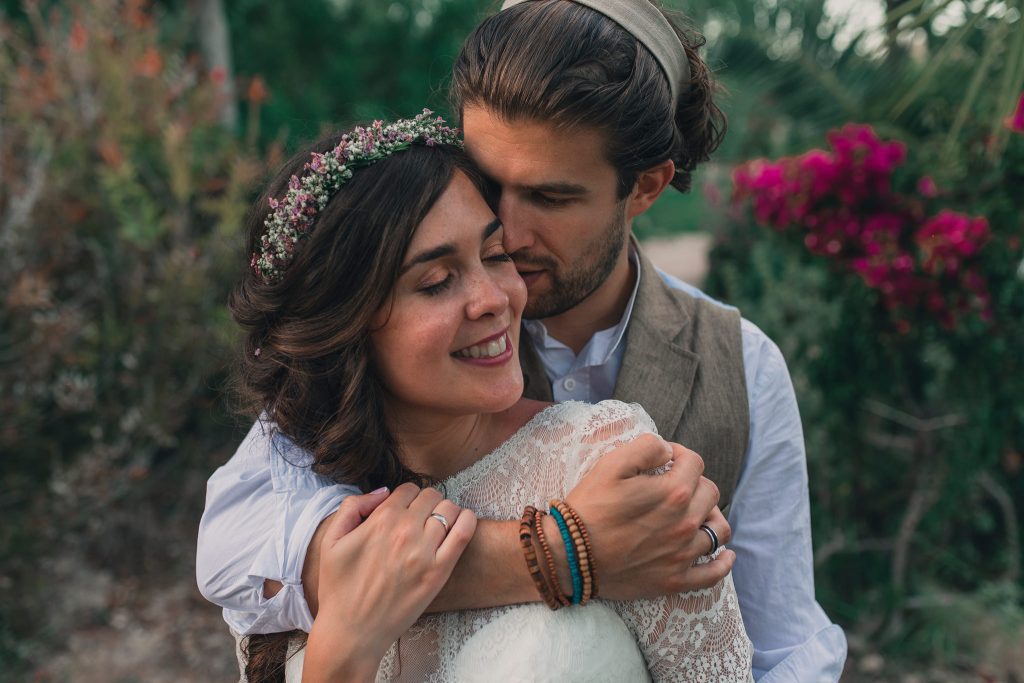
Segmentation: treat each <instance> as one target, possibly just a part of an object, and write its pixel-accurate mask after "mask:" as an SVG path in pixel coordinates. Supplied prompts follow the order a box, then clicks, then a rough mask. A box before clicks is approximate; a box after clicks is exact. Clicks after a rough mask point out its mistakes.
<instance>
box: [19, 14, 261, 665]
mask: <svg viewBox="0 0 1024 683" xmlns="http://www.w3.org/2000/svg"><path fill="white" fill-rule="evenodd" d="M25 11H26V16H27V23H26V24H24V25H20V26H21V27H20V28H18V29H15V28H14V27H13V26H10V25H5V26H3V27H2V29H0V30H2V31H3V33H2V35H0V91H2V92H3V93H4V97H3V98H2V99H0V174H2V180H0V243H2V247H0V259H2V261H3V267H2V268H0V291H2V292H3V298H2V299H0V357H2V361H0V363H2V364H0V415H3V418H2V419H3V422H2V426H0V451H2V453H3V455H2V462H3V470H2V472H0V477H2V482H3V483H2V490H3V491H4V493H3V496H2V498H0V507H2V511H3V515H4V517H5V524H4V526H3V532H0V581H2V582H3V583H4V585H5V587H9V586H10V584H11V583H16V584H17V585H19V589H18V591H17V592H18V593H19V600H18V601H11V602H8V601H6V600H5V601H4V604H3V607H2V608H0V660H3V661H4V662H5V663H11V666H15V665H14V663H16V662H18V661H19V660H20V659H23V658H25V657H28V656H30V655H31V654H32V653H31V652H26V651H25V645H24V643H26V642H28V641H26V637H27V636H29V635H32V634H33V633H35V632H37V631H38V629H39V628H40V627H41V626H42V624H41V623H40V619H39V615H41V614H45V615H47V616H48V619H47V622H48V623H46V625H45V626H46V628H47V629H49V631H50V632H51V634H52V635H60V634H61V632H62V629H63V628H65V627H66V626H67V623H66V620H67V619H71V618H80V617H82V615H70V616H69V615H67V614H64V613H62V611H61V609H63V608H61V609H56V608H54V607H53V606H54V605H55V604H57V605H59V604H60V600H59V599H55V597H54V596H55V595H59V594H60V593H59V590H60V589H61V586H62V584H63V583H65V582H63V581H62V580H61V577H60V576H58V575H57V574H59V572H60V571H61V569H60V567H61V566H63V565H62V564H61V563H60V562H58V561H57V558H61V557H63V558H69V557H70V558H74V562H72V564H75V563H86V564H91V565H93V566H102V567H103V568H104V569H105V570H107V571H110V572H112V573H113V574H114V576H115V577H120V578H125V577H128V576H131V575H137V574H139V573H142V572H159V570H160V569H161V568H164V569H168V568H171V567H173V568H174V569H175V570H179V571H180V566H181V565H182V564H183V563H184V564H185V565H186V566H187V564H188V563H189V558H190V557H191V556H192V554H193V549H192V547H191V543H192V538H191V534H192V533H193V532H192V531H191V530H192V529H194V524H195V522H196V520H197V517H198V515H199V513H200V512H201V509H202V495H203V489H204V483H205V477H206V475H207V474H208V472H209V471H210V470H211V469H212V466H213V463H214V462H216V461H217V460H219V459H223V457H224V448H225V446H226V445H230V441H231V435H232V432H233V430H234V424H233V422H232V420H230V419H229V418H228V417H227V414H226V412H225V411H224V410H223V408H222V407H221V406H220V400H219V388H220V387H219V385H220V384H221V372H222V368H223V366H224V359H225V354H224V351H225V349H226V342H227V340H228V338H229V330H230V326H229V325H228V324H227V319H226V318H227V315H226V312H225V306H224V301H225V299H226V292H227V289H228V287H229V286H230V284H231V282H232V281H233V279H234V278H235V277H236V276H237V273H238V269H239V268H240V267H242V266H243V265H244V264H243V261H242V258H241V256H242V255H241V241H240V240H241V235H240V229H239V226H240V225H241V223H242V219H243V217H244V214H245V212H246V211H247V209H248V205H249V203H250V200H251V192H252V189H253V187H252V186H253V184H254V181H255V180H256V179H258V178H259V177H261V176H262V175H263V174H264V172H265V170H266V168H267V161H266V160H265V159H264V158H261V155H260V154H259V153H258V152H256V151H255V150H254V149H252V148H250V147H247V146H245V145H243V144H242V143H240V142H239V141H238V140H237V139H236V138H235V136H234V135H233V134H232V133H229V132H226V131H224V130H223V129H222V128H221V126H220V124H219V123H218V114H219V112H220V109H221V105H222V104H223V103H222V102H221V101H220V100H219V96H218V92H219V89H218V88H217V83H216V81H217V79H218V78H222V77H223V74H217V73H213V74H211V73H209V72H207V70H206V69H204V68H203V66H202V65H201V63H200V60H199V59H197V58H196V57H195V56H193V55H190V54H188V53H186V52H185V50H184V49H183V48H182V47H181V43H180V41H176V40H174V39H173V38H169V37H167V36H162V35H161V34H160V32H159V29H158V26H157V21H156V18H155V17H154V15H153V14H152V13H151V12H150V11H148V10H147V9H145V5H144V4H143V3H140V2H116V1H115V0H89V1H88V2H82V3H77V4H76V5H75V7H74V9H73V10H63V11H59V10H56V9H55V10H53V11H52V12H51V13H50V14H48V15H46V16H44V15H43V14H41V13H40V12H39V11H38V9H37V6H36V5H35V4H32V3H26V5H25ZM256 94H257V95H260V93H256ZM253 106H258V102H254V103H253ZM275 153H276V152H274V151H272V152H271V156H273V155H274V154H275ZM44 605H46V606H45V607H44ZM88 609H90V610H93V611H94V612H96V613H95V614H92V615H91V616H90V615H85V617H86V618H92V619H99V620H101V621H102V620H103V619H104V618H105V617H104V614H103V608H102V605H101V606H99V607H95V606H93V607H90V608H88ZM65 612H66V610H65ZM19 643H20V644H19Z"/></svg>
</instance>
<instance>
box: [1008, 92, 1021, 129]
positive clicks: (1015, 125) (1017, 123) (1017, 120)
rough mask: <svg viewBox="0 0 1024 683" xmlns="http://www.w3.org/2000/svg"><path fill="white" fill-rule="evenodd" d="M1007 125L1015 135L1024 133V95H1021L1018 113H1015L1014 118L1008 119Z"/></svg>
mask: <svg viewBox="0 0 1024 683" xmlns="http://www.w3.org/2000/svg"><path fill="white" fill-rule="evenodd" d="M1005 124H1006V127H1007V128H1009V129H1010V130H1012V131H1013V132H1014V133H1024V93H1021V94H1020V100H1019V101H1018V102H1017V111H1015V112H1014V113H1013V116H1009V117H1007V118H1006V121H1005Z"/></svg>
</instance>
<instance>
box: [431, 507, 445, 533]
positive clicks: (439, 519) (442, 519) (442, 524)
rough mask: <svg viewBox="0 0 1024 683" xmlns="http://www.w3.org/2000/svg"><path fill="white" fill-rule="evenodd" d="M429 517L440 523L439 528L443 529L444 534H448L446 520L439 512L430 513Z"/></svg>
mask: <svg viewBox="0 0 1024 683" xmlns="http://www.w3.org/2000/svg"><path fill="white" fill-rule="evenodd" d="M430 516H431V517H433V518H434V519H436V520H437V521H439V522H441V526H443V527H444V532H445V533H446V534H447V533H448V518H447V517H445V516H444V515H442V514H441V513H440V512H431V513H430Z"/></svg>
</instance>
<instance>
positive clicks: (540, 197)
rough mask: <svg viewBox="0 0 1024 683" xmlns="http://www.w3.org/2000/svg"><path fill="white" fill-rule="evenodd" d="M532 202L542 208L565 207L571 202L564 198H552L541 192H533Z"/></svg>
mask: <svg viewBox="0 0 1024 683" xmlns="http://www.w3.org/2000/svg"><path fill="white" fill-rule="evenodd" d="M533 200H534V201H535V202H537V203H538V204H540V205H542V206H565V205H566V204H568V203H569V202H570V201H571V200H569V199H568V198H566V197H552V196H551V195H547V194H544V193H543V192H534V193H533Z"/></svg>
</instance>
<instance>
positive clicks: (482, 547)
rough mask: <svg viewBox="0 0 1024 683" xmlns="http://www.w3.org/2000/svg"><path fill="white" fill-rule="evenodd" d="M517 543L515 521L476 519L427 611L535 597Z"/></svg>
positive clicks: (493, 604)
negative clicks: (450, 570)
mask: <svg viewBox="0 0 1024 683" xmlns="http://www.w3.org/2000/svg"><path fill="white" fill-rule="evenodd" d="M539 599H540V597H539V595H538V594H537V589H536V588H534V586H533V581H532V580H531V579H530V575H529V573H528V572H527V570H526V563H525V561H524V560H523V551H522V549H521V548H520V546H519V522H512V521H494V520H480V521H479V522H478V523H477V527H476V533H475V534H474V535H473V540H472V541H470V544H469V547H467V548H466V551H465V552H464V553H463V554H462V557H461V558H460V559H459V563H458V564H457V565H456V566H455V571H453V572H452V575H451V577H450V578H449V579H448V583H446V584H445V586H444V588H442V589H441V592H440V593H438V595H437V597H436V598H434V601H433V602H432V603H430V606H429V607H428V608H427V611H428V612H451V611H455V610H463V609H480V608H485V607H498V606H500V605H511V604H514V603H519V602H533V601H536V600H539Z"/></svg>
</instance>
